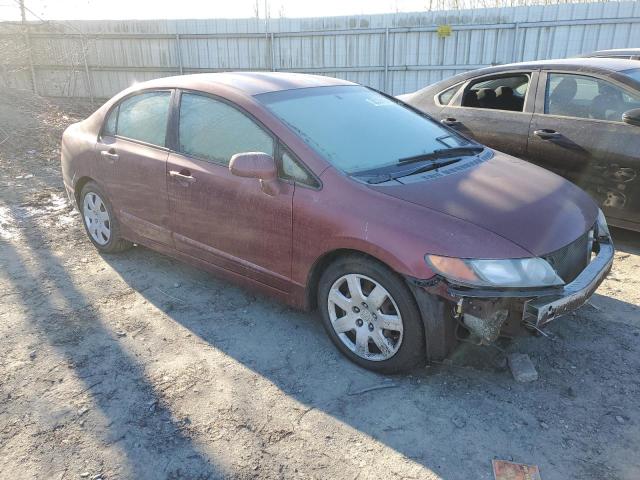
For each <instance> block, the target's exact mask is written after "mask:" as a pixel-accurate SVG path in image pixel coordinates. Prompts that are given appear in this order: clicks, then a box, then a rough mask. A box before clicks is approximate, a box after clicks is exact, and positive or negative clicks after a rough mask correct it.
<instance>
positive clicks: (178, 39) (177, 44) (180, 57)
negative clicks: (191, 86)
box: [176, 33, 183, 75]
mask: <svg viewBox="0 0 640 480" xmlns="http://www.w3.org/2000/svg"><path fill="white" fill-rule="evenodd" d="M176 52H177V53H178V68H179V69H180V75H182V74H183V67H182V45H181V44H180V34H179V33H176Z"/></svg>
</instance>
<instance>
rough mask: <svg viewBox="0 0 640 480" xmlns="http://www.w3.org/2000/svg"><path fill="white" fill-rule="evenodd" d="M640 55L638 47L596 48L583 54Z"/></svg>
mask: <svg viewBox="0 0 640 480" xmlns="http://www.w3.org/2000/svg"><path fill="white" fill-rule="evenodd" d="M591 55H640V48H610V49H608V50H596V51H595V52H591V53H588V54H586V55H584V56H585V57H589V56H591Z"/></svg>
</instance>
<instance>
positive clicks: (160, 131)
mask: <svg viewBox="0 0 640 480" xmlns="http://www.w3.org/2000/svg"><path fill="white" fill-rule="evenodd" d="M170 98H171V92H148V93H141V94H139V95H135V96H133V97H129V98H127V99H125V100H123V101H122V102H121V103H120V106H119V107H118V108H117V111H118V114H117V120H116V123H115V125H113V124H112V122H113V121H112V119H111V117H109V119H108V120H107V125H106V129H107V130H108V129H109V128H111V127H114V128H115V132H116V134H117V135H118V136H120V137H126V138H130V139H133V140H139V141H141V142H145V143H150V144H152V145H158V146H160V147H164V145H165V136H166V133H167V121H168V120H169V100H170ZM115 111H116V110H113V111H112V112H115Z"/></svg>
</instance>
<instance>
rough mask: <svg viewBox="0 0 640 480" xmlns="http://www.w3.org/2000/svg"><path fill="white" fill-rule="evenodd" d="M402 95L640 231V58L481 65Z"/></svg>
mask: <svg viewBox="0 0 640 480" xmlns="http://www.w3.org/2000/svg"><path fill="white" fill-rule="evenodd" d="M400 99H402V100H403V101H405V102H406V103H408V104H409V105H411V106H413V107H415V108H417V109H419V110H421V111H424V112H426V113H428V114H430V115H431V116H433V117H435V118H436V119H437V120H440V121H441V122H442V123H444V124H446V125H448V126H451V127H453V128H455V129H457V130H458V131H460V132H461V133H463V134H465V135H467V136H469V137H472V138H474V139H476V140H478V141H479V142H481V143H484V144H485V145H489V146H491V147H492V148H495V149H497V150H501V151H503V152H506V153H509V154H512V155H516V156H518V157H521V158H525V159H527V160H529V161H531V162H533V163H536V164H538V165H540V166H542V167H545V168H547V169H549V170H552V171H554V172H556V173H558V174H560V175H562V176H564V177H566V178H568V179H569V180H571V181H573V182H574V183H576V184H577V185H579V186H580V187H582V188H583V189H584V190H586V191H587V192H589V193H590V194H591V195H592V196H593V197H594V198H595V199H596V201H597V202H598V204H600V205H601V206H602V209H603V210H604V212H605V214H606V215H607V218H608V219H609V221H610V223H611V224H613V225H616V226H619V227H622V228H627V229H631V230H636V231H640V65H639V64H638V62H637V61H635V60H621V59H604V58H576V59H567V60H546V61H536V62H526V63H516V64H510V65H501V66H497V67H489V68H483V69H480V70H474V71H470V72H466V73H463V74H460V75H456V76H454V77H451V78H449V79H447V80H443V81H441V82H439V83H436V84H434V85H431V86H428V87H426V88H424V89H422V90H419V91H417V92H415V93H412V94H408V95H402V96H400Z"/></svg>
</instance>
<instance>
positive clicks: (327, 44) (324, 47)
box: [0, 1, 640, 98]
mask: <svg viewBox="0 0 640 480" xmlns="http://www.w3.org/2000/svg"><path fill="white" fill-rule="evenodd" d="M443 25H449V26H450V27H451V32H450V34H449V35H448V36H443V34H442V33H443V32H442V31H440V32H439V29H438V27H440V26H443ZM440 30H442V29H440ZM0 41H3V42H4V43H3V44H2V51H1V52H0V68H1V69H2V70H0V82H4V83H5V84H7V85H9V86H12V87H18V88H33V81H34V78H35V83H36V89H37V91H38V92H39V93H40V94H42V95H48V96H78V97H97V98H100V97H109V96H111V95H113V94H114V93H116V92H118V91H120V90H122V89H123V88H125V87H127V86H129V85H131V84H132V83H133V82H136V81H143V80H147V79H151V78H156V77H161V76H167V75H175V74H186V73H195V72H209V71H224V70H273V71H296V72H307V73H319V74H324V75H331V76H336V77H340V78H345V79H348V80H353V81H356V82H359V83H363V84H366V85H370V86H372V87H375V88H378V89H381V90H384V91H387V92H389V93H391V94H394V95H396V94H400V93H404V92H409V91H413V90H416V89H418V88H420V87H422V86H424V85H427V84H429V83H433V82H435V81H437V80H440V79H442V78H445V77H447V76H450V75H453V74H455V73H459V72H461V71H465V70H469V69H473V68H479V67H481V66H486V65H491V64H500V63H509V62H514V61H522V60H532V59H544V58H560V57H566V56H572V55H577V54H580V53H584V52H588V51H591V50H597V49H603V48H616V47H619V48H621V47H640V2H638V1H631V2H605V3H581V4H562V5H553V6H530V7H512V8H496V9H474V10H459V11H442V12H426V13H412V14H405V13H398V14H388V15H364V16H353V17H327V18H309V19H289V18H283V19H272V20H270V21H269V22H268V24H267V23H266V22H265V21H264V20H258V19H242V20H221V19H220V20H150V21H74V22H44V23H39V24H35V23H32V24H30V27H29V29H28V34H27V33H25V32H23V31H22V30H21V29H20V26H19V25H15V24H0ZM29 44H30V45H31V50H29V49H27V48H25V46H27V45H29ZM30 64H32V65H33V69H31V68H30Z"/></svg>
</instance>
